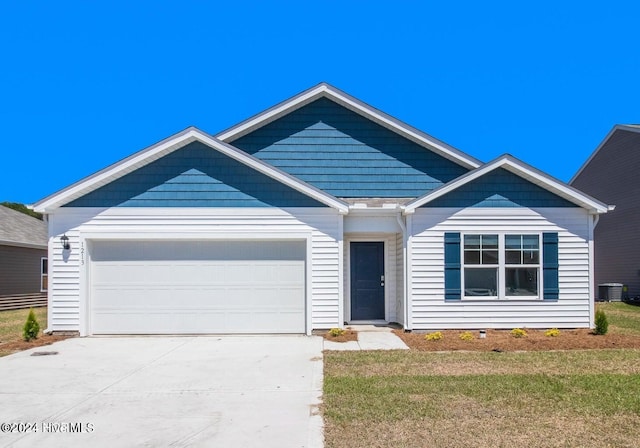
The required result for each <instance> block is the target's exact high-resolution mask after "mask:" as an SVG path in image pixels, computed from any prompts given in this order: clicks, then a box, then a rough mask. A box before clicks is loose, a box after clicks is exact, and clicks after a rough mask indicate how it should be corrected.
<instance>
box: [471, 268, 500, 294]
mask: <svg viewBox="0 0 640 448" xmlns="http://www.w3.org/2000/svg"><path fill="white" fill-rule="evenodd" d="M497 290H498V269H497V268H470V269H469V268H468V269H465V270H464V295H465V296H496V295H497V293H496V291H497Z"/></svg>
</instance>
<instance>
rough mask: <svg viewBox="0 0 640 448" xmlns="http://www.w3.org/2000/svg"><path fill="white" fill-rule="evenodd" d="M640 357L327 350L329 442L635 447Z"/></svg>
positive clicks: (633, 353) (629, 353)
mask: <svg viewBox="0 0 640 448" xmlns="http://www.w3.org/2000/svg"><path fill="white" fill-rule="evenodd" d="M639 359H640V351H637V350H603V351H573V352H549V353H544V352H542V353H541V352H527V353H501V354H494V353H460V352H455V353H446V354H439V353H425V352H409V353H402V352H326V353H325V358H324V362H325V366H326V368H325V380H324V416H325V424H326V431H325V436H326V446H327V447H329V448H330V447H339V446H340V447H342V446H357V447H360V446H362V447H364V446H372V447H386V446H389V447H391V446H393V447H403V446H448V447H457V446H460V447H468V446H474V447H482V446H517V445H519V444H524V445H525V446H541V447H542V446H544V447H546V446H549V447H551V446H554V447H555V446H581V447H599V446H636V443H637V440H640V375H639V374H640V361H639ZM608 431H614V432H615V434H612V435H611V437H609V436H607V438H606V439H602V435H603V434H608Z"/></svg>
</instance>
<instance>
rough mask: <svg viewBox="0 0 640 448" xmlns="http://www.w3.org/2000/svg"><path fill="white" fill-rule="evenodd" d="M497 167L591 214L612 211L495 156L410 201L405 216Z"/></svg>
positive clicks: (521, 165)
mask: <svg viewBox="0 0 640 448" xmlns="http://www.w3.org/2000/svg"><path fill="white" fill-rule="evenodd" d="M497 168H504V169H506V170H508V171H510V172H512V173H513V174H516V175H517V176H520V177H522V178H523V179H526V180H528V181H530V182H532V183H534V184H535V185H538V186H539V187H541V188H544V189H545V190H547V191H549V192H551V193H554V194H556V195H558V196H560V197H562V198H564V199H566V200H567V201H569V202H572V203H574V204H576V205H578V206H580V207H582V208H585V209H587V210H589V212H590V213H592V214H601V213H607V211H609V210H611V207H610V206H608V205H606V204H604V203H602V202H600V201H598V200H596V199H594V198H592V197H590V196H588V195H586V194H584V193H582V192H580V191H578V190H576V189H575V188H573V187H571V186H569V185H567V184H565V183H563V182H560V181H558V180H556V179H554V178H553V177H551V176H549V175H547V174H545V173H543V172H542V171H539V170H537V169H535V168H533V167H531V166H529V165H527V164H525V163H524V162H521V161H519V160H518V159H516V158H514V157H513V156H510V155H508V154H505V155H503V156H500V157H498V158H497V159H495V160H493V161H491V162H489V163H487V164H486V165H484V166H482V167H480V168H477V169H476V170H474V171H471V172H469V173H467V174H465V175H463V176H460V177H459V178H457V179H455V180H453V181H451V182H449V183H447V184H445V185H443V186H442V187H440V188H438V189H436V190H434V191H432V192H430V193H428V194H426V195H424V196H422V197H419V198H417V199H414V200H413V201H411V202H409V203H408V204H406V205H405V206H404V208H403V211H404V213H405V214H410V213H414V212H415V210H416V209H417V208H418V207H421V206H422V205H424V204H427V203H429V202H431V201H433V200H435V199H437V198H439V197H442V196H444V195H445V194H447V193H450V192H451V191H454V190H456V189H457V188H460V187H461V186H463V185H465V184H467V183H469V182H472V181H473V180H475V179H478V178H479V177H481V176H483V175H485V174H487V173H488V172H490V171H493V170H495V169H497Z"/></svg>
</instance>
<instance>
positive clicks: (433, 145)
mask: <svg viewBox="0 0 640 448" xmlns="http://www.w3.org/2000/svg"><path fill="white" fill-rule="evenodd" d="M319 98H327V99H330V100H331V101H333V102H335V103H337V104H339V105H341V106H343V107H344V108H346V109H349V110H351V111H353V112H355V113H356V114H358V115H361V116H362V117H364V118H366V119H368V120H370V121H373V122H375V123H377V124H378V125H380V126H382V127H385V128H387V129H389V130H391V131H393V132H395V133H397V134H399V135H401V136H402V137H404V138H407V139H409V140H411V141H413V142H414V143H417V144H418V145H420V146H422V147H424V148H426V149H429V150H431V151H434V152H435V153H437V154H439V155H440V156H442V157H445V158H447V159H449V160H451V161H452V162H454V163H456V164H458V165H460V166H462V167H464V168H467V169H473V168H477V167H479V166H480V165H481V162H480V161H479V160H477V159H475V158H473V157H471V156H469V155H468V154H465V153H463V152H462V151H460V150H458V149H456V148H454V147H453V146H450V145H448V144H446V143H444V142H442V141H440V140H438V139H436V138H435V137H432V136H430V135H428V134H426V133H424V132H422V131H420V130H418V129H416V128H414V127H412V126H409V125H408V124H406V123H403V122H402V121H400V120H398V119H396V118H394V117H392V116H391V115H388V114H386V113H384V112H382V111H380V110H378V109H376V108H374V107H371V106H370V105H368V104H366V103H364V102H362V101H360V100H358V99H357V98H354V97H352V96H351V95H349V94H347V93H345V92H343V91H341V90H339V89H337V88H335V87H333V86H331V85H329V84H327V83H320V84H318V85H317V86H315V87H312V88H310V89H308V90H305V91H304V92H301V93H299V94H298V95H296V96H294V97H292V98H289V99H288V100H285V101H283V102H281V103H279V104H277V105H275V106H273V107H271V108H270V109H267V110H266V111H264V112H261V113H259V114H257V115H255V116H253V117H251V118H249V119H247V120H245V121H243V122H241V123H239V124H237V125H235V126H233V127H231V128H229V129H227V130H225V131H223V132H221V133H219V134H218V135H216V137H217V138H218V139H220V140H222V141H225V142H228V143H233V142H234V141H235V140H237V139H239V138H240V137H242V136H244V135H247V134H249V133H251V132H253V131H255V130H256V129H259V128H261V127H263V126H265V125H266V124H268V123H270V122H272V121H275V120H277V119H279V118H281V117H283V116H285V115H287V114H289V113H291V112H293V111H295V110H296V109H299V108H301V107H303V106H305V105H306V104H309V103H312V102H314V101H316V100H317V99H319Z"/></svg>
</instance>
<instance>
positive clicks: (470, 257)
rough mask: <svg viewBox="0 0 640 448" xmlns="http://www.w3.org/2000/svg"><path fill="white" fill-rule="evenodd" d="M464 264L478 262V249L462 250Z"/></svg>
mask: <svg viewBox="0 0 640 448" xmlns="http://www.w3.org/2000/svg"><path fill="white" fill-rule="evenodd" d="M464 262H465V264H480V251H479V250H465V251H464Z"/></svg>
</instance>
